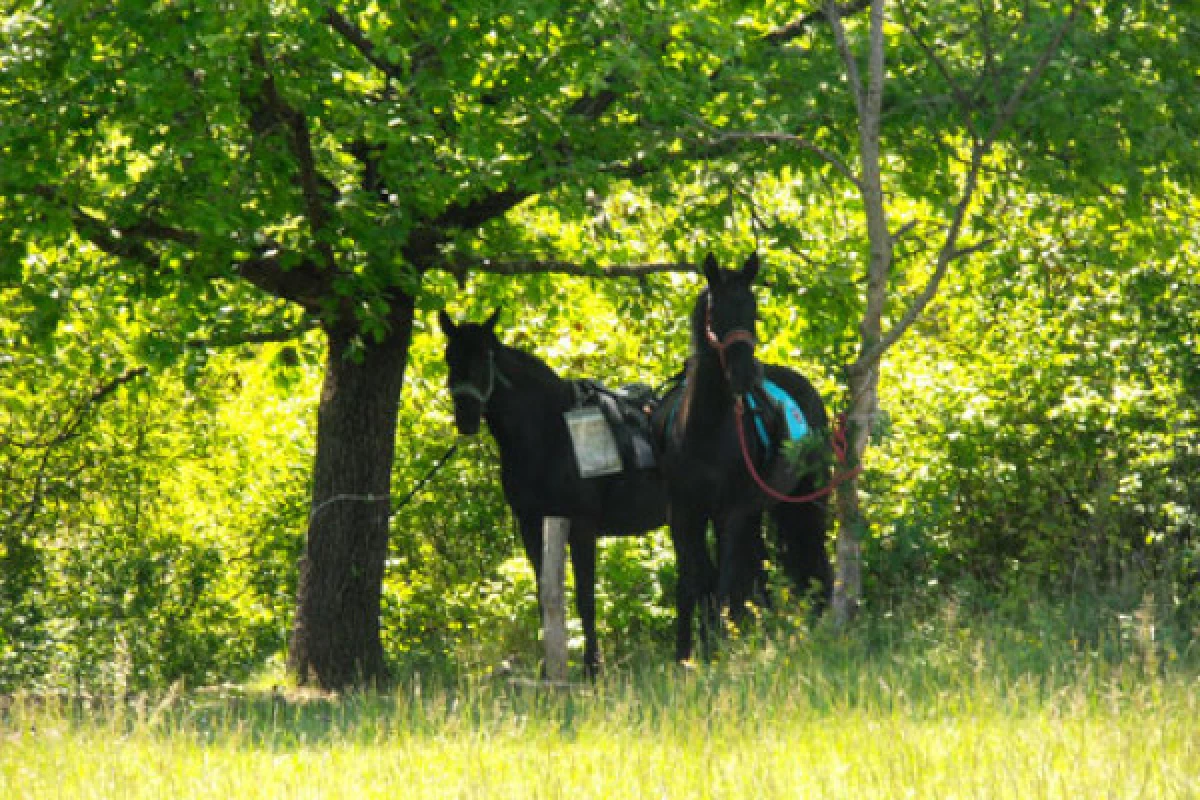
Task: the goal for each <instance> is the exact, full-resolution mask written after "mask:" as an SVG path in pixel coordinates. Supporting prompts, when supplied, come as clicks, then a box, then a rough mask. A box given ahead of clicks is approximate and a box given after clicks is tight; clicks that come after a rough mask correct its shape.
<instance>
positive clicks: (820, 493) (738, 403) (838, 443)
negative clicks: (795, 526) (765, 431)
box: [733, 397, 862, 503]
mask: <svg viewBox="0 0 1200 800" xmlns="http://www.w3.org/2000/svg"><path fill="white" fill-rule="evenodd" d="M733 413H734V416H735V417H736V418H737V432H738V443H739V444H740V445H741V448H742V460H743V461H745V462H746V471H747V472H749V473H750V477H752V478H754V482H755V483H756V484H758V488H759V489H761V490H762V492H763V494H765V495H766V496H767V497H770V498H771V499H772V500H775V501H776V502H779V503H811V502H812V501H813V500H819V499H820V498H822V497H825V496H826V495H828V494H829V493H830V492H832V491H833V490H834V489H836V488H837V487H838V486H840V485H842V484H843V483H845V482H846V481H848V480H851V479H853V478H856V477H858V475H859V473H861V472H862V464H857V465H856V466H855V467H854V469H852V470H849V471H846V472H842V473H841V474H840V475H837V476H835V477H834V479H833V480H831V481H830V482H829V483H828V484H827V485H825V486H822V487H821V488H820V489H817V490H816V491H815V492H809V493H808V494H802V495H795V496H793V495H787V494H783V493H782V492H778V491H776V490H775V489H773V488H771V486H770V485H769V484H768V483H767V482H766V481H765V480H763V478H762V476H761V475H759V474H758V470H757V469H756V468H755V467H754V459H752V458H750V448H749V447H748V446H747V445H746V426H745V425H743V424H742V415H743V414H744V413H745V409H744V407H743V403H742V398H740V397H739V398H737V399H736V400H735V401H734V403H733ZM831 444H832V445H833V457H834V458H835V459H836V460H837V462H838V464H840V465H841V466H842V467H845V466H846V415H845V414H841V415H839V416H838V422H837V426H836V427H835V428H834V429H833V440H832V442H831Z"/></svg>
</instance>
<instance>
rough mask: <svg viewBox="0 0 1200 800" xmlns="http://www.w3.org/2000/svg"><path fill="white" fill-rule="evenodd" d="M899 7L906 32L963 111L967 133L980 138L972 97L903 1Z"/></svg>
mask: <svg viewBox="0 0 1200 800" xmlns="http://www.w3.org/2000/svg"><path fill="white" fill-rule="evenodd" d="M899 7H900V21H901V24H903V25H904V30H906V31H908V34H909V35H910V36H912V38H913V41H915V42H916V43H917V47H919V48H921V52H922V53H924V54H925V57H926V58H927V59H929V60H930V61H932V62H933V66H934V67H935V68H936V69H937V71H938V74H940V75H941V76H942V80H944V81H945V82H946V85H947V86H949V87H950V92H951V94H952V95H953V96H954V100H955V102H956V103H958V105H959V108H961V109H962V112H963V122H964V124H965V125H966V127H967V132H968V133H970V134H971V138H973V139H975V138H978V135H977V134H976V132H975V123H974V122H973V121H972V120H971V108H972V107H973V106H974V103H972V102H971V98H970V96H969V95H968V94H967V92H965V91H964V90H963V88H962V87H961V86H959V85H958V81H956V80H954V76H953V75H951V74H950V69H949V67H947V66H946V62H944V61H943V60H942V59H941V58H939V57H938V54H937V53H935V52H934V50H933V48H932V47H931V46H930V44H929V42H927V41H926V40H925V37H924V36H922V35H921V33H920V32H919V31H918V30H917V28H916V26H915V25H914V24H913V22H912V18H911V17H909V15H908V7H907V5H906V4H905V3H904V2H903V1H902V2H900V3H899Z"/></svg>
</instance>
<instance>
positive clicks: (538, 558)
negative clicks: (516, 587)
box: [517, 514, 543, 622]
mask: <svg viewBox="0 0 1200 800" xmlns="http://www.w3.org/2000/svg"><path fill="white" fill-rule="evenodd" d="M542 520H543V517H542V516H541V515H538V514H529V515H522V516H520V517H518V518H517V525H518V527H519V528H520V529H521V544H522V545H524V547H525V557H526V558H528V559H529V565H530V566H531V567H533V584H534V592H535V594H536V595H537V601H538V620H539V622H540V620H541V619H542V537H543V533H542Z"/></svg>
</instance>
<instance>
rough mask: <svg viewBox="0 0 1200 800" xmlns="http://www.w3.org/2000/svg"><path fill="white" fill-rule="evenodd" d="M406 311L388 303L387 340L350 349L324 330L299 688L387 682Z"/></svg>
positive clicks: (300, 599) (298, 627)
mask: <svg viewBox="0 0 1200 800" xmlns="http://www.w3.org/2000/svg"><path fill="white" fill-rule="evenodd" d="M413 311H414V304H413V300H412V298H411V297H409V296H407V295H398V296H396V297H394V298H393V304H392V313H391V325H390V328H389V333H388V335H387V336H386V337H385V338H384V339H383V340H382V341H379V342H373V341H370V340H368V341H367V342H366V343H365V346H363V347H361V349H359V350H358V352H354V347H353V344H354V336H355V334H354V331H353V330H352V328H351V326H349V325H346V326H329V327H328V328H327V329H326V333H327V337H328V354H327V363H326V369H325V382H324V386H323V388H322V391H321V402H320V406H319V409H318V415H317V450H316V459H315V464H314V467H313V492H312V510H311V512H310V515H309V524H308V535H307V542H306V545H305V553H304V556H303V557H302V558H301V560H300V565H299V566H300V575H299V587H298V590H297V598H296V618H295V623H294V625H293V628H292V639H291V643H290V646H289V651H288V667H289V669H290V670H291V672H292V673H293V674H294V675H295V676H296V677H297V678H298V679H299V681H300V682H301V683H315V684H317V685H318V686H321V687H323V688H326V689H340V688H343V687H346V686H349V685H372V684H374V685H381V684H384V683H386V681H387V678H388V674H387V667H386V664H385V661H384V655H383V644H382V641H381V639H380V621H379V615H380V599H381V597H382V592H383V572H384V563H385V561H386V559H387V552H388V517H389V513H390V510H391V509H390V502H389V494H388V490H389V486H390V483H391V474H392V461H393V457H394V454H395V443H396V417H397V412H398V411H399V406H400V390H401V388H402V386H403V384H404V370H405V367H406V365H407V363H408V348H409V344H410V342H411V340H412V322H413Z"/></svg>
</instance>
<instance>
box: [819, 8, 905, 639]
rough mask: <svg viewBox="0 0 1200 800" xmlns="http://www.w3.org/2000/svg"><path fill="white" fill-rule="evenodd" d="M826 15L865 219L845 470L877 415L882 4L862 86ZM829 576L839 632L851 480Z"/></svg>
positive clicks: (850, 551) (850, 568)
mask: <svg viewBox="0 0 1200 800" xmlns="http://www.w3.org/2000/svg"><path fill="white" fill-rule="evenodd" d="M826 14H827V15H828V17H829V21H830V23H831V25H832V26H833V29H834V36H835V37H836V39H837V42H838V49H839V50H840V51H841V53H842V60H843V63H844V64H845V66H846V71H847V75H848V77H849V80H850V85H851V88H852V89H853V91H854V94H855V104H856V107H857V109H858V138H859V154H860V156H861V159H862V173H861V175H860V176H859V192H860V193H861V194H862V199H863V209H864V211H865V213H866V217H867V236H868V239H869V240H870V247H871V253H870V259H869V260H868V262H867V298H866V300H867V303H866V308H865V309H864V310H863V319H862V323H861V324H860V325H859V335H860V337H861V348H862V349H861V351H860V354H859V357H858V360H857V361H855V363H854V364H852V365H850V367H849V368H848V369H847V370H846V372H847V381H848V383H849V389H850V414H849V432H848V438H849V442H848V445H849V447H848V450H849V452H848V454H847V455H848V459H847V460H848V461H849V464H848V465H847V468H848V469H852V468H853V467H854V466H855V465H857V464H859V463H860V462H861V461H862V458H863V454H864V453H865V452H866V449H867V443H868V442H869V441H870V436H871V423H872V421H873V420H874V419H875V415H876V413H877V412H878V410H879V394H878V387H879V358H880V356H881V355H882V354H878V355H874V356H872V353H873V351H874V349H875V348H876V346H877V345H878V344H879V342H880V340H881V339H882V335H883V312H884V306H885V305H886V303H887V287H888V279H889V275H890V273H891V267H892V235H891V231H890V229H889V227H888V220H887V208H886V206H885V205H884V195H883V173H882V159H881V158H880V150H879V129H880V125H881V124H882V122H883V84H884V77H885V74H886V73H885V71H884V35H883V23H884V2H883V0H871V21H870V30H869V34H868V47H867V82H866V86H865V87H864V86H863V85H862V83H861V81H860V79H859V77H858V66H857V62H856V61H855V59H854V54H853V53H852V52H851V50H850V45H849V44H848V42H847V40H846V32H845V30H844V29H843V27H842V24H841V18H840V14H841V12H840V10H839V8H838V5H837V3H836V2H835V1H834V0H829V2H828V3H827V4H826ZM838 517H839V519H838V522H839V527H838V540H837V557H838V558H837V578H836V580H835V581H834V586H833V619H834V622H835V623H836V624H838V625H839V626H844V625H846V624H847V623H849V622H850V620H852V619H853V618H854V616H855V614H857V612H858V607H859V603H860V602H861V599H862V539H863V536H864V534H865V533H866V531H867V523H866V519H865V518H864V517H863V513H862V507H861V506H860V504H859V497H858V481H857V480H849V481H846V483H844V484H842V486H841V487H840V488H839V490H838Z"/></svg>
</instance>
